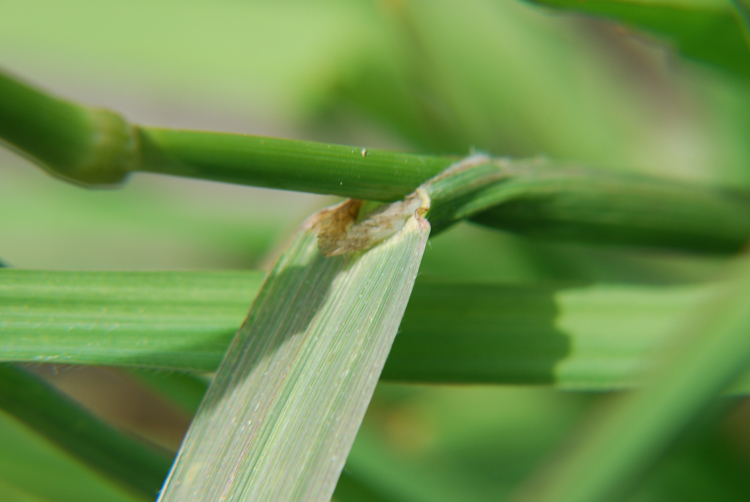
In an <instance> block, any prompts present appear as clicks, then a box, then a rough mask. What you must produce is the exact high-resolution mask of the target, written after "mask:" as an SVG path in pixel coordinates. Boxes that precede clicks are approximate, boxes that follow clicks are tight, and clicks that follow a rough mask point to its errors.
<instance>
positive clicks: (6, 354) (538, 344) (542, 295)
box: [0, 270, 750, 401]
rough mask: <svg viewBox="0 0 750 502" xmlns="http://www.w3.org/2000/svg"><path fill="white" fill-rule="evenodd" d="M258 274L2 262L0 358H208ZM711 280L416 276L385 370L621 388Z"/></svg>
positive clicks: (430, 378)
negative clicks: (43, 268) (28, 266)
mask: <svg viewBox="0 0 750 502" xmlns="http://www.w3.org/2000/svg"><path fill="white" fill-rule="evenodd" d="M261 278H262V274H261V273H259V272H232V273H229V272H221V273H215V272H183V273H179V272H158V273H157V272H153V273H129V274H121V273H112V272H83V273H82V272H40V271H24V270H3V271H2V272H0V299H1V300H2V301H0V360H5V361H20V362H58V363H69V364H99V365H115V366H144V367H153V368H163V369H177V370H188V371H215V370H216V367H217V366H218V364H219V361H220V359H221V357H222V355H223V354H224V352H225V351H226V348H227V346H228V345H229V343H230V340H231V337H232V334H233V333H234V332H235V331H236V330H237V327H238V326H239V325H240V323H241V322H242V319H243V316H244V315H245V312H246V309H247V305H248V304H250V303H251V302H252V300H253V298H254V296H255V294H256V292H257V290H258V287H259V285H260V281H261ZM716 287H717V285H716V284H704V285H688V286H648V285H614V284H610V285H607V284H599V285H585V284H575V283H569V284H565V283H563V284H557V285H555V284H547V285H544V284H536V285H531V284H527V285H523V284H519V285H511V284H507V285H500V284H491V283H470V282H469V283H467V282H456V281H442V280H436V279H430V278H426V277H425V278H420V279H419V280H417V282H416V286H415V288H414V292H413V294H412V296H411V298H410V300H409V305H408V307H407V309H406V313H405V315H404V318H403V320H402V322H401V327H400V334H399V336H398V337H396V340H395V342H394V344H393V348H392V350H391V353H390V355H389V357H388V361H387V363H386V365H385V368H384V370H383V374H382V378H384V379H386V380H397V381H403V382H431V383H458V382H461V383H478V382H482V383H516V384H523V383H549V384H553V385H555V386H557V387H560V388H564V389H571V390H606V389H615V388H627V387H630V386H632V385H633V384H634V383H635V382H636V380H637V375H638V371H639V370H640V369H642V368H643V367H644V365H645V364H646V361H647V359H648V356H649V354H650V353H651V352H652V351H653V350H654V349H656V348H658V347H660V346H662V345H663V344H664V343H665V333H666V332H668V330H669V328H670V326H671V325H672V324H673V323H674V322H675V321H676V320H677V319H678V318H679V316H680V315H681V314H682V313H684V312H685V311H687V310H689V309H691V308H692V307H693V306H694V305H697V304H698V303H700V301H701V300H702V299H705V298H706V297H707V296H708V295H710V294H711V293H712V291H714V290H715V289H716ZM735 391H737V392H743V393H744V392H748V391H750V381H749V382H748V383H742V384H741V385H739V386H738V387H737V388H736V389H735ZM193 401H194V399H193Z"/></svg>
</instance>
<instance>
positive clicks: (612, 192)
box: [0, 74, 750, 253]
mask: <svg viewBox="0 0 750 502" xmlns="http://www.w3.org/2000/svg"><path fill="white" fill-rule="evenodd" d="M0 137H2V138H4V140H5V141H6V142H7V143H8V144H9V145H10V146H11V147H12V148H14V149H15V150H17V151H20V152H22V153H24V154H25V155H27V156H28V157H29V158H31V159H34V160H36V161H37V163H39V164H40V165H42V166H44V167H45V168H46V169H47V170H48V171H50V172H52V173H53V174H56V175H57V176H59V177H61V178H63V179H66V180H70V181H74V182H76V183H80V184H84V185H89V186H100V185H107V184H116V183H119V182H121V181H122V180H123V179H124V178H125V177H126V175H127V173H128V172H133V171H149V172H155V173H163V174H170V175H176V176H186V177H191V178H199V179H210V180H215V181H223V182H229V183H237V184H245V185H254V186H260V187H269V188H277V189H284V190H297V191H305V192H313V193H321V194H331V195H339V196H344V197H352V198H358V199H367V200H379V201H393V200H397V199H400V198H402V197H404V196H405V195H407V194H409V193H411V192H413V191H414V190H415V189H416V188H417V187H418V186H419V185H421V184H422V183H424V182H425V181H427V180H429V179H431V178H433V177H434V176H435V175H437V174H438V173H440V172H441V171H443V170H444V169H445V168H446V167H448V166H450V165H452V164H453V163H454V162H455V161H456V159H453V158H448V157H438V156H429V155H414V154H408V153H401V152H391V151H384V150H376V149H365V148H361V147H352V146H341V145H333V144H327V143H315V142H310V141H295V140H285V139H274V138H265V137H259V136H250V135H239V134H222V133H209V132H199V131H181V130H170V129H159V128H150V127H138V126H129V125H127V124H126V122H125V121H124V120H123V119H121V118H120V117H119V116H117V115H115V114H113V113H111V112H108V111H103V110H93V109H89V108H86V107H82V106H80V105H76V104H73V103H70V102H67V101H64V100H60V99H58V98H54V97H52V96H49V95H47V94H45V93H43V92H41V91H39V90H36V89H34V88H33V87H30V86H28V85H25V84H23V83H22V82H20V81H18V80H16V79H14V78H12V77H10V76H8V75H3V74H0ZM452 172H453V175H451V176H441V177H439V182H438V183H437V184H432V186H433V187H434V188H435V190H434V193H432V198H433V206H432V207H433V216H432V217H431V221H432V222H433V223H434V224H435V230H436V231H439V230H440V228H444V227H445V226H447V225H449V224H450V223H452V222H453V221H456V220H458V219H462V218H474V219H475V220H476V221H478V222H480V223H482V224H485V225H489V226H493V227H497V228H500V229H505V230H511V231H514V232H520V233H523V234H526V235H530V236H534V237H539V238H545V239H558V240H559V239H562V240H572V241H588V242H595V243H604V244H626V245H634V246H655V247H668V248H677V249H684V250H690V251H699V252H721V253H727V252H735V251H737V250H738V249H739V248H740V247H741V245H742V243H743V242H745V241H746V240H747V239H748V237H749V236H750V218H747V217H746V215H747V214H750V198H748V196H747V194H737V193H732V192H728V191H724V190H719V189H714V188H710V187H699V186H694V185H690V184H685V183H680V182H676V181H667V180H662V179H658V178H650V177H645V176H637V175H634V174H627V173H616V172H611V171H597V170H591V169H584V168H580V167H576V166H572V167H571V166H567V165H558V164H554V163H539V162H534V161H523V160H520V161H507V160H500V161H497V160H491V159H489V158H487V162H486V163H485V165H478V166H475V169H473V170H471V172H470V173H469V174H467V173H464V172H456V171H455V170H453V171H452Z"/></svg>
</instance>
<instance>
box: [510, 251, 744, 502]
mask: <svg viewBox="0 0 750 502" xmlns="http://www.w3.org/2000/svg"><path fill="white" fill-rule="evenodd" d="M730 276H733V280H732V282H731V283H729V284H726V285H725V287H724V288H723V289H722V290H721V291H719V292H717V294H716V295H715V296H714V297H712V298H711V301H710V302H708V303H707V304H705V305H704V306H703V308H702V309H698V310H697V311H695V312H693V316H692V319H690V321H691V322H689V323H685V324H684V325H683V328H682V330H681V331H680V332H679V336H677V337H676V339H675V340H673V343H671V344H669V345H668V346H666V347H665V349H666V351H665V354H664V355H663V357H662V358H661V360H660V361H659V362H660V363H661V364H660V367H659V368H658V369H657V370H656V375H655V377H653V384H652V385H649V386H648V387H646V388H645V389H643V390H640V391H635V392H633V393H631V394H626V395H624V396H618V397H616V398H615V399H613V401H612V402H610V403H608V406H607V407H606V408H605V409H602V410H599V414H598V415H596V416H593V417H590V420H589V421H588V422H587V423H586V424H585V429H584V430H581V431H580V433H579V435H578V436H576V439H575V444H571V445H569V446H570V449H569V451H567V452H566V451H563V452H562V454H561V455H560V456H559V458H558V459H557V462H556V463H555V464H553V465H552V466H550V467H549V468H548V469H546V470H544V471H542V472H541V473H540V475H539V476H538V477H537V478H533V479H532V480H531V481H530V482H529V483H528V485H527V490H526V491H525V492H523V493H522V494H521V496H520V497H519V499H518V500H533V501H535V502H546V501H550V502H552V501H554V502H594V501H600V500H607V501H616V500H622V499H624V498H625V497H626V496H627V495H629V493H630V491H631V490H632V489H633V488H634V487H635V486H637V483H638V482H639V481H640V480H641V479H642V478H643V477H644V476H645V475H646V474H647V473H648V472H649V469H650V467H651V466H652V465H653V463H654V462H655V461H656V460H657V459H658V458H660V457H661V456H662V455H663V454H664V453H665V452H666V451H667V449H668V448H669V446H670V445H671V443H672V442H673V441H674V439H675V438H676V437H677V436H678V435H679V434H680V433H681V432H682V431H683V430H685V428H686V427H687V426H688V425H690V424H691V423H692V422H693V421H694V420H695V419H696V418H697V417H698V416H699V415H700V414H701V413H702V412H703V411H704V410H705V409H706V408H707V407H708V406H710V405H711V404H713V403H714V401H715V400H716V398H717V396H718V395H719V394H720V393H721V392H722V391H724V390H725V389H726V388H727V387H728V386H729V385H730V384H732V383H733V382H734V381H735V380H736V379H737V377H738V376H740V375H741V374H742V373H743V372H744V371H745V370H746V369H747V366H748V363H750V336H748V333H750V309H748V304H749V303H750V260H748V259H747V258H744V259H743V260H742V261H740V262H739V263H736V264H734V267H732V269H731V271H730Z"/></svg>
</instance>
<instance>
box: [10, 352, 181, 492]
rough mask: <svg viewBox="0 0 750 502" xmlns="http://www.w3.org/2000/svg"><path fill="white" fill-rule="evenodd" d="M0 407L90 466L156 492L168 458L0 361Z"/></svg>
mask: <svg viewBox="0 0 750 502" xmlns="http://www.w3.org/2000/svg"><path fill="white" fill-rule="evenodd" d="M0 408H2V409H3V410H4V411H6V412H7V413H9V414H11V415H13V416H15V417H16V418H18V419H19V420H21V421H22V422H24V423H25V424H26V425H28V426H29V427H31V428H33V429H34V430H36V431H37V432H38V433H40V434H42V435H44V436H45V437H47V438H48V439H50V440H51V441H53V442H54V443H56V444H57V445H58V446H60V447H61V448H63V449H64V450H66V451H67V452H69V453H70V454H71V455H73V456H75V457H76V458H78V459H80V460H81V461H83V462H84V463H86V464H88V465H90V466H91V467H93V468H94V469H97V470H99V471H100V472H102V473H104V474H106V475H108V476H110V477H112V478H113V479H115V480H118V481H119V482H121V483H123V484H124V485H126V486H128V487H129V488H130V489H131V490H134V491H137V492H140V494H141V495H142V496H145V497H148V496H156V493H157V491H158V490H159V487H160V486H161V483H162V481H163V479H164V476H165V475H166V473H167V471H168V469H169V466H170V464H171V462H172V458H171V456H170V455H168V454H167V453H165V452H160V451H157V450H155V449H152V448H149V447H147V446H146V445H145V444H141V443H138V442H137V441H136V440H134V439H132V438H130V437H128V436H126V435H125V434H123V433H120V432H118V431H116V430H115V429H112V428H111V427H110V426H108V425H107V424H105V423H103V422H101V421H100V420H99V419H97V418H96V417H94V416H93V415H91V414H90V413H88V412H87V411H85V410H84V409H83V408H81V407H80V406H79V405H77V404H75V403H74V402H73V401H71V400H70V399H68V398H66V397H65V396H63V395H62V394H60V393H59V392H58V391H56V390H55V389H54V388H52V387H51V386H49V385H48V384H46V383H44V382H43V381H41V380H40V379H39V378H38V377H34V376H33V375H31V374H29V373H27V372H26V371H24V370H22V369H19V368H15V367H13V366H10V365H7V364H5V365H0Z"/></svg>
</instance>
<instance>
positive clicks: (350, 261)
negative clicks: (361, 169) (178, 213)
mask: <svg viewBox="0 0 750 502" xmlns="http://www.w3.org/2000/svg"><path fill="white" fill-rule="evenodd" d="M396 204H400V203H396ZM396 204H394V206H392V207H397V206H396ZM348 207H350V206H347V205H346V204H344V205H341V206H339V207H338V209H334V210H327V211H323V212H321V213H319V214H316V215H314V216H313V217H311V219H309V220H308V222H307V223H306V224H304V225H303V227H302V228H301V229H300V231H298V233H297V234H296V235H295V237H294V239H293V241H292V242H291V244H290V245H289V247H288V248H287V249H286V250H285V252H284V253H283V254H282V255H281V257H280V258H279V260H278V261H277V263H276V266H275V267H274V269H273V271H272V272H271V274H270V275H269V277H268V278H267V279H266V282H265V283H264V285H263V287H262V289H261V291H260V293H259V295H258V297H257V298H256V300H255V302H254V303H253V306H252V308H251V309H250V313H249V314H248V318H247V321H246V322H245V324H244V325H243V327H242V328H240V330H239V332H238V333H237V335H236V337H235V338H234V341H233V342H232V344H231V345H230V347H229V349H228V350H227V355H226V356H225V358H224V360H223V362H222V364H221V366H220V367H219V369H218V371H217V374H216V376H215V377H214V380H213V382H212V383H211V385H210V387H209V390H208V393H207V395H206V397H205V399H204V401H203V403H202V405H201V408H200V409H199V410H198V413H197V415H196V418H195V419H194V421H193V424H192V426H191V428H190V430H189V431H188V434H187V436H186V438H185V440H184V442H183V445H182V447H181V449H180V452H179V453H178V457H177V461H176V462H175V465H174V467H173V469H172V472H171V474H170V476H169V478H168V479H167V482H166V484H165V487H164V490H163V492H162V495H161V498H160V500H161V501H164V502H168V501H182V500H186V499H190V500H194V501H203V500H205V501H209V500H210V501H213V500H217V499H227V500H269V501H270V500H273V501H279V502H281V501H284V500H305V501H316V500H329V499H330V497H331V494H332V493H333V490H334V487H335V485H336V480H337V479H338V477H339V474H340V472H341V469H342V468H343V466H344V461H345V460H346V456H347V454H348V453H349V449H350V448H351V444H352V443H353V441H354V437H355V435H356V432H357V429H358V428H359V424H360V422H361V420H362V417H363V416H364V413H365V410H366V408H367V405H368V403H369V400H370V397H371V395H372V392H373V391H374V388H375V384H376V382H377V380H378V377H379V375H380V371H381V369H382V366H383V364H384V363H385V359H386V357H387V355H388V351H389V350H390V346H391V344H392V342H393V338H394V337H395V335H396V330H397V328H398V324H399V323H400V321H401V317H402V316H403V312H404V310H405V308H406V303H407V301H408V298H409V295H410V293H411V289H412V286H413V283H414V278H415V277H416V274H417V270H418V267H419V262H420V260H421V257H422V253H423V251H424V246H425V244H426V243H427V237H428V235H429V224H428V223H427V222H426V220H423V219H421V218H419V217H416V215H414V214H413V212H414V210H416V209H417V208H416V207H414V208H412V209H410V212H411V213H412V214H413V215H411V216H410V215H409V211H406V212H404V213H402V214H400V215H399V216H400V217H401V218H402V220H401V221H403V220H406V221H405V226H404V227H403V228H402V229H401V230H400V231H399V232H398V233H396V234H395V235H392V236H391V237H390V238H388V239H387V240H385V241H384V242H382V243H379V244H375V246H374V247H372V248H370V249H368V250H365V251H353V252H351V253H346V254H342V255H337V256H332V257H324V256H323V255H322V254H321V251H320V250H319V249H318V246H319V245H321V246H322V248H323V249H324V250H325V249H328V247H327V246H325V245H324V244H323V243H324V242H325V241H324V240H323V237H322V236H324V235H328V233H327V232H328V231H329V230H331V229H334V230H335V229H337V228H339V226H341V228H345V227H346V225H347V223H349V224H351V218H353V217H356V212H355V213H354V214H351V212H348V211H349V210H348V209H347V208H348ZM331 211H333V212H331ZM342 211H343V212H342ZM375 214H376V213H373V215H375ZM381 214H384V213H381ZM407 218H408V219H407ZM368 221H376V220H375V216H373V217H372V218H368V219H367V220H365V221H364V222H362V223H358V224H357V225H355V227H352V231H353V230H354V228H357V226H358V225H361V224H365V223H366V222H368ZM373 230H377V229H373ZM319 233H320V236H321V240H320V244H319V237H318V234H319ZM334 235H335V234H334ZM333 242H334V243H336V244H338V243H339V242H340V241H339V240H337V239H334V240H333ZM330 249H331V252H332V253H336V252H338V250H339V249H340V248H339V247H338V246H334V247H332V248H330Z"/></svg>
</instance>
